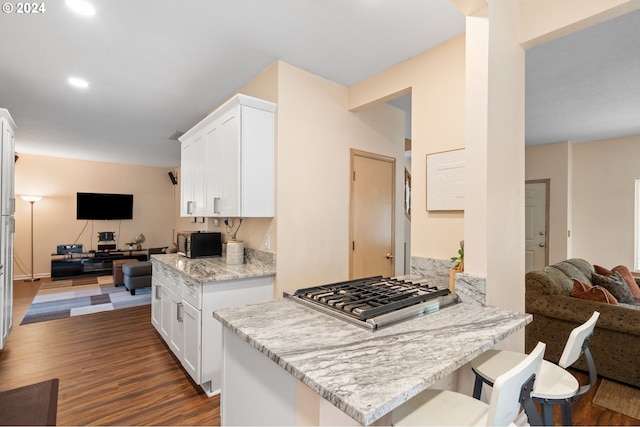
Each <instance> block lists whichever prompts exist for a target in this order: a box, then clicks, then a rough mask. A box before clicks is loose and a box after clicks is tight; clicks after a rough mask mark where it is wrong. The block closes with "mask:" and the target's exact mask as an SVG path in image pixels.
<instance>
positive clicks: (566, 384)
mask: <svg viewBox="0 0 640 427" xmlns="http://www.w3.org/2000/svg"><path fill="white" fill-rule="evenodd" d="M525 357H527V355H526V354H525V353H519V352H517V351H506V350H488V351H486V352H484V353H482V354H481V355H480V356H478V357H477V358H475V359H474V360H473V362H472V367H473V372H474V373H475V374H476V375H480V376H481V377H483V378H486V379H488V380H489V381H490V382H493V380H494V379H495V378H498V376H500V374H501V373H503V372H505V371H506V370H509V369H511V368H513V367H514V366H516V365H517V364H518V363H520V362H522V361H523V360H524V359H525ZM579 388H580V383H578V380H577V379H576V377H574V376H573V375H571V374H570V373H569V372H567V371H566V370H564V369H562V368H561V367H560V366H558V365H556V364H555V363H551V362H549V361H548V360H543V361H542V365H541V366H540V375H538V377H537V378H536V389H535V391H534V394H533V395H534V397H535V398H540V399H566V398H570V397H573V396H575V395H576V393H577V392H578V389H579ZM477 397H480V396H477Z"/></svg>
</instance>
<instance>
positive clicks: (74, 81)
mask: <svg viewBox="0 0 640 427" xmlns="http://www.w3.org/2000/svg"><path fill="white" fill-rule="evenodd" d="M67 81H68V82H69V84H70V85H71V86H73V87H77V88H80V89H85V88H88V87H89V83H88V82H87V81H86V80H84V79H80V78H78V77H69V80H67Z"/></svg>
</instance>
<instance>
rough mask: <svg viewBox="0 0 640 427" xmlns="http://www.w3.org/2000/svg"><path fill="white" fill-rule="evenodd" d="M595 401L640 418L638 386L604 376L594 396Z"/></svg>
mask: <svg viewBox="0 0 640 427" xmlns="http://www.w3.org/2000/svg"><path fill="white" fill-rule="evenodd" d="M593 403H595V404H596V405H599V406H602V407H605V408H607V409H611V410H612V411H616V412H620V413H621V414H624V415H626V416H628V417H631V418H635V419H638V420H640V389H638V388H635V387H631V386H628V385H624V384H620V383H618V382H615V381H609V380H607V379H604V378H603V379H602V382H601V383H600V387H598V391H597V392H596V395H595V396H594V397H593Z"/></svg>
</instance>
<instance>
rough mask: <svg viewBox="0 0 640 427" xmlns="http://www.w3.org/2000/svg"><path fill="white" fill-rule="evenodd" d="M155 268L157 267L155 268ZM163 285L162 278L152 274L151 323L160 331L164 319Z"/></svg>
mask: <svg viewBox="0 0 640 427" xmlns="http://www.w3.org/2000/svg"><path fill="white" fill-rule="evenodd" d="M154 270H155V269H154ZM161 288H162V285H161V283H160V280H158V279H157V278H156V277H154V276H152V279H151V324H152V325H153V327H154V328H156V330H157V331H158V332H160V333H161V334H162V331H161V327H160V325H161V321H162V320H161V319H162V292H161Z"/></svg>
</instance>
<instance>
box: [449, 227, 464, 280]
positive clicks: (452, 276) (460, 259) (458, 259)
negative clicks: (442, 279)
mask: <svg viewBox="0 0 640 427" xmlns="http://www.w3.org/2000/svg"><path fill="white" fill-rule="evenodd" d="M451 261H452V262H454V263H455V264H454V265H453V267H452V268H450V269H449V290H450V291H451V292H455V290H456V274H458V273H462V272H463V271H464V240H460V249H458V256H454V257H452V258H451Z"/></svg>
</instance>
